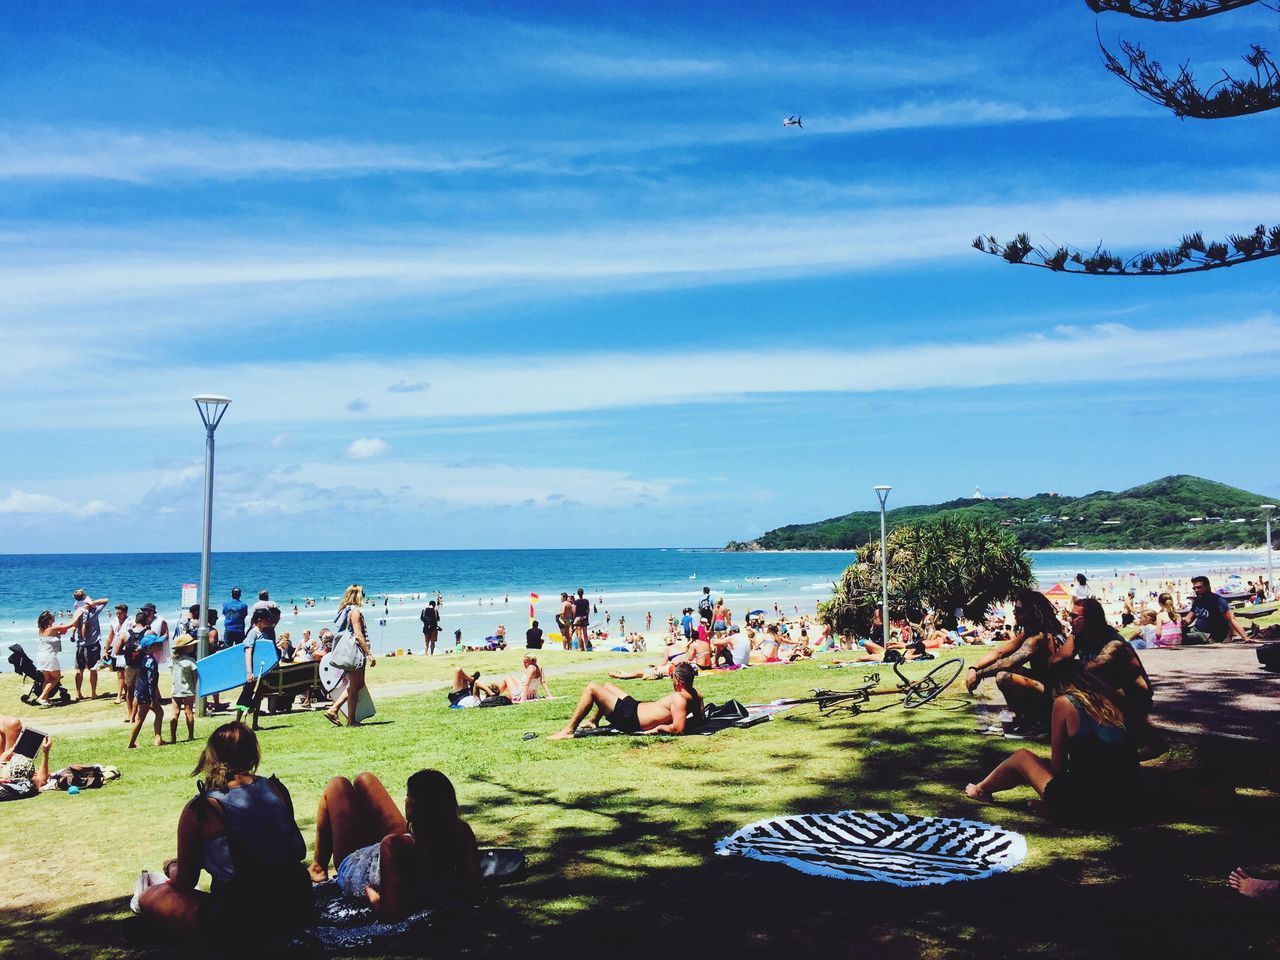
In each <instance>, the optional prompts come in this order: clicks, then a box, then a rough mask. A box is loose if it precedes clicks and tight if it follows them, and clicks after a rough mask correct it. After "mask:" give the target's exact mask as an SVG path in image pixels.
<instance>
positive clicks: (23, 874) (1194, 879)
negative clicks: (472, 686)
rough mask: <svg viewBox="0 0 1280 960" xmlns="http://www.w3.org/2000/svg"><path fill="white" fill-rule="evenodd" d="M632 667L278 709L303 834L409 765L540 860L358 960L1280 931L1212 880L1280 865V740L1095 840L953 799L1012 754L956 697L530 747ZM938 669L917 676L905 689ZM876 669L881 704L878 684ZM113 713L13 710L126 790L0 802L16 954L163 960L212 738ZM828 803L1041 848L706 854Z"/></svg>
mask: <svg viewBox="0 0 1280 960" xmlns="http://www.w3.org/2000/svg"><path fill="white" fill-rule="evenodd" d="M623 659H624V658H623V657H622V656H621V655H618V654H591V655H587V656H586V657H580V656H579V655H569V654H563V653H562V652H560V651H547V652H546V653H545V654H544V657H543V660H544V662H545V663H546V664H547V666H548V677H549V680H550V683H551V686H552V688H553V690H554V691H555V692H556V694H557V695H558V699H556V700H553V701H549V702H546V703H536V702H535V703H532V704H527V705H522V706H518V707H510V708H505V709H500V710H466V711H463V710H448V709H447V708H446V707H445V699H444V696H443V693H442V692H441V691H440V689H439V688H438V686H437V687H436V688H435V689H422V688H423V687H425V686H427V685H438V684H439V683H440V682H441V681H442V680H443V679H444V678H445V677H446V676H447V675H448V674H449V673H451V671H452V667H453V666H454V664H455V663H456V662H458V660H457V658H454V657H452V656H450V657H438V658H434V659H433V660H432V661H431V662H427V661H424V660H422V659H419V658H410V659H398V660H382V661H379V663H378V666H377V667H376V668H375V669H374V670H373V671H372V672H371V674H370V678H371V681H373V682H374V683H375V684H376V685H375V687H374V693H375V696H376V697H377V698H378V705H379V712H378V716H377V717H376V718H375V720H374V721H372V722H371V723H370V724H369V725H368V726H366V727H365V728H364V729H361V730H346V729H336V728H333V727H331V726H330V725H329V724H328V723H327V722H325V720H324V719H323V718H322V717H320V716H319V715H317V714H312V713H293V714H286V715H279V716H273V717H267V716H264V718H263V725H264V728H265V729H264V730H263V731H262V733H261V741H262V749H263V763H262V767H261V772H263V773H275V774H277V775H279V776H280V778H281V779H282V780H283V781H284V782H285V783H286V784H287V785H288V786H289V788H290V790H291V791H292V793H293V796H294V800H295V804H296V806H297V810H298V813H299V821H300V825H301V826H302V829H303V833H304V834H305V835H306V836H307V837H308V841H310V839H311V836H312V831H313V828H314V811H315V804H316V801H317V799H318V797H319V794H320V791H321V789H322V787H323V786H324V783H325V782H326V780H327V779H328V778H329V777H331V776H333V775H335V774H345V775H348V776H350V775H354V774H355V773H357V772H359V771H361V770H366V769H367V770H371V771H373V772H374V773H376V774H378V775H379V776H380V777H382V778H383V780H384V781H386V782H387V783H388V784H389V786H390V788H391V790H392V794H393V795H394V796H397V797H399V796H400V794H401V791H402V790H403V783H404V781H405V779H406V778H407V777H408V775H409V774H410V773H412V772H413V771H415V770H417V769H419V768H421V767H424V766H431V767H437V768H439V769H441V770H443V771H445V772H446V773H448V774H449V776H450V777H451V778H452V779H453V781H454V783H455V784H456V785H457V787H458V792H459V797H460V800H461V802H462V804H463V806H464V815H465V816H466V817H467V818H468V820H469V821H470V822H471V823H472V825H473V826H474V828H475V831H476V835H477V837H478V838H479V840H480V842H481V843H482V844H484V845H514V846H519V847H522V848H523V849H525V850H526V851H527V852H528V854H529V856H530V860H531V873H530V876H529V878H528V879H527V880H526V881H524V882H523V883H521V884H519V885H515V886H511V887H506V888H503V889H502V890H501V891H499V892H498V893H497V894H496V895H495V896H494V897H492V898H491V900H490V902H489V903H487V904H486V905H484V906H483V907H481V908H480V909H479V910H478V911H476V912H475V913H471V914H468V915H467V917H466V918H465V922H463V923H459V922H458V921H456V920H455V921H452V922H450V921H448V920H443V919H442V920H441V922H439V923H438V924H436V925H434V926H433V928H432V929H431V930H429V931H428V932H427V933H426V934H425V935H424V936H423V937H420V938H419V939H418V940H417V941H415V942H410V943H396V944H389V945H387V947H386V948H385V949H386V951H387V952H383V953H372V954H368V955H372V956H387V957H390V956H416V955H422V954H424V953H431V954H435V953H440V954H444V953H446V952H447V953H468V954H470V953H475V954H480V955H486V956H487V955H492V954H495V953H512V954H516V953H519V954H525V955H527V954H528V953H529V951H530V950H534V951H535V953H534V954H533V955H535V956H553V955H557V954H558V955H564V956H570V955H576V954H578V953H581V952H584V951H586V950H588V949H590V950H591V951H592V952H593V953H595V952H596V950H597V949H600V950H605V951H607V952H608V953H609V954H614V955H621V956H632V955H636V954H639V953H646V954H652V953H655V952H663V953H669V952H671V951H673V950H674V951H677V952H678V953H679V955H680V956H681V957H682V958H683V957H694V956H702V955H706V956H732V955H734V954H736V953H750V954H752V955H766V954H774V953H777V952H778V951H781V950H786V951H789V952H803V951H806V950H821V951H824V952H832V951H834V952H835V955H838V956H868V957H871V956H875V957H889V958H896V957H904V958H905V957H918V956H925V957H975V958H977V957H983V958H987V957H996V956H1054V957H1080V958H1085V957H1090V958H1093V957H1098V956H1107V957H1110V956H1125V957H1128V958H1132V957H1134V956H1161V955H1163V956H1166V957H1181V956H1195V955H1197V954H1201V953H1203V954H1205V955H1212V956H1235V955H1238V953H1239V951H1243V950H1244V949H1246V948H1247V947H1248V946H1250V945H1261V946H1260V949H1261V950H1262V951H1263V952H1266V951H1267V950H1274V949H1275V947H1276V941H1275V939H1274V936H1275V933H1274V926H1269V924H1274V916H1275V913H1276V911H1275V910H1274V909H1266V908H1262V909H1259V908H1258V905H1257V904H1254V903H1250V902H1247V901H1245V900H1243V899H1242V898H1240V897H1238V896H1235V895H1233V894H1231V893H1230V892H1229V890H1228V889H1227V887H1226V885H1225V883H1224V882H1223V881H1224V879H1225V876H1226V874H1227V872H1228V871H1229V870H1230V868H1231V867H1233V866H1236V865H1237V864H1247V865H1250V866H1254V867H1258V868H1260V869H1264V870H1265V869H1266V868H1267V867H1269V866H1273V865H1274V861H1276V860H1277V859H1280V857H1278V856H1277V852H1276V847H1275V842H1276V841H1275V839H1274V838H1275V836H1276V831H1275V826H1274V825H1275V823H1276V821H1277V813H1280V804H1278V797H1280V761H1278V760H1277V758H1276V757H1275V756H1274V751H1273V750H1272V749H1271V748H1266V747H1263V746H1261V745H1254V744H1249V743H1242V742H1236V741H1222V742H1210V741H1182V742H1177V743H1175V745H1174V748H1173V749H1172V750H1171V751H1170V752H1169V753H1168V754H1166V755H1165V756H1164V757H1163V758H1161V759H1160V760H1159V761H1157V762H1156V763H1155V764H1153V765H1151V769H1149V770H1148V774H1147V776H1148V780H1149V786H1150V787H1151V791H1150V799H1149V800H1148V801H1147V809H1146V810H1144V811H1142V812H1143V813H1144V815H1145V819H1146V821H1147V822H1146V823H1145V824H1144V825H1142V826H1137V827H1122V826H1118V827H1117V828H1116V830H1114V831H1113V832H1107V833H1103V832H1078V831H1074V830H1070V829H1066V828H1063V827H1058V826H1054V825H1052V824H1048V823H1045V822H1044V821H1042V820H1040V819H1039V818H1038V817H1036V816H1035V815H1033V814H1031V813H1030V812H1028V811H1027V810H1026V809H1025V804H1024V801H1025V800H1027V799H1028V798H1029V797H1030V796H1031V793H1030V792H1029V791H1018V792H1013V793H1010V794H1008V795H1006V797H1005V798H1004V799H1005V802H1003V803H1001V804H999V805H994V806H985V807H984V806H977V805H975V804H972V803H971V802H969V801H968V800H967V799H965V798H964V797H963V795H962V793H961V789H962V787H963V786H964V784H965V783H966V782H967V781H969V780H972V779H975V778H976V777H978V776H980V775H981V774H982V773H984V772H985V771H986V770H987V769H988V768H989V767H990V766H992V765H993V764H994V763H995V762H997V761H998V760H999V759H1000V757H1001V756H1003V755H1004V754H1005V753H1007V752H1008V751H1009V750H1010V749H1012V748H1013V747H1014V746H1016V745H1017V744H1013V743H1011V742H1009V741H1002V740H999V739H991V738H985V737H979V736H977V735H975V733H974V721H973V715H972V712H971V711H970V710H969V709H968V706H967V704H966V702H965V701H963V700H961V699H954V700H948V701H946V702H944V703H943V704H942V705H941V708H937V709H934V708H931V707H928V706H926V707H924V708H922V709H920V710H917V711H913V712H904V711H902V710H900V709H897V708H894V709H891V710H887V711H885V712H884V713H880V714H877V715H864V716H861V717H850V716H837V717H832V718H820V717H819V716H818V715H817V713H816V709H815V708H814V707H811V706H810V707H798V708H795V709H793V710H792V711H790V712H789V713H786V714H783V715H782V716H781V717H779V718H777V719H775V720H773V721H772V722H769V723H765V724H762V725H760V726H757V727H755V728H752V729H750V730H745V731H738V730H734V731H727V732H723V733H720V734H717V735H716V736H713V737H696V736H694V737H684V738H678V739H675V738H622V737H618V738H595V739H587V740H580V741H576V742H570V743H550V742H547V741H546V740H545V739H543V738H542V737H539V738H538V739H536V740H530V741H525V740H524V739H522V737H523V735H524V734H525V733H526V732H537V733H539V734H546V733H550V732H553V731H554V730H556V729H557V728H558V727H559V726H560V725H561V724H563V722H564V719H565V717H566V716H567V714H568V713H569V711H570V710H571V707H572V703H573V699H574V697H575V696H576V694H577V692H578V691H579V690H580V689H581V686H582V684H583V683H584V682H585V680H586V679H589V678H592V677H599V676H602V674H603V670H604V669H605V667H606V665H607V664H609V663H617V662H619V661H621V660H623ZM518 660H519V653H518V652H515V651H510V652H507V653H504V654H488V655H484V654H481V655H470V656H468V657H467V658H466V663H467V665H468V666H479V667H480V668H481V669H483V670H484V671H485V673H486V674H492V673H495V672H501V671H504V670H510V669H514V668H515V666H516V665H517V663H518ZM627 662H631V663H643V662H644V658H643V657H631V658H629V659H628V661H627ZM925 669H926V666H925V665H923V664H922V665H919V666H910V665H909V666H908V667H907V671H908V673H910V674H911V675H913V676H914V675H918V674H922V673H923V672H924V671H925ZM566 670H573V671H583V672H571V673H566V672H565V671H566ZM862 673H863V671H862V670H857V669H849V670H845V671H822V670H820V669H818V666H817V665H816V664H806V665H797V666H787V667H761V668H753V669H751V670H748V671H743V672H740V673H735V674H715V675H711V676H707V677H704V678H703V679H701V680H700V682H699V686H700V688H701V689H702V690H703V693H704V696H706V697H707V698H708V699H711V700H715V701H717V702H723V701H724V700H725V699H728V698H730V697H736V698H738V699H739V700H742V701H743V702H756V701H767V700H772V699H774V698H776V697H779V696H797V695H804V694H806V693H807V692H808V691H809V690H811V689H812V688H813V687H815V686H827V687H837V688H842V687H846V686H852V685H856V684H857V683H858V682H859V681H860V680H861V677H862ZM881 676H882V678H883V679H884V681H885V684H886V686H887V685H888V684H889V681H890V679H891V673H890V671H888V670H882V671H881ZM624 686H626V687H627V688H628V689H629V690H631V691H633V692H634V693H636V695H637V696H640V697H643V698H653V697H655V696H657V695H659V694H661V693H664V692H666V691H667V690H668V689H669V686H668V684H667V683H665V682H654V683H645V682H640V681H635V682H631V683H627V684H624ZM379 687H380V688H381V689H382V690H383V691H384V692H383V693H382V695H379V692H378V691H379ZM18 692H19V685H18V683H17V678H15V677H13V676H12V675H9V676H6V677H4V678H2V679H0V703H3V704H6V705H7V706H6V707H5V708H4V709H5V710H9V709H11V707H19V706H21V705H20V704H18V703H17V694H18ZM949 692H950V691H949ZM957 692H959V691H958V690H957ZM948 708H954V709H948ZM118 709H119V708H115V707H111V706H109V705H108V704H105V703H103V702H98V703H94V704H79V705H75V706H73V707H68V708H62V709H60V710H56V711H43V712H41V713H39V714H38V715H35V714H26V716H27V719H29V720H30V721H31V722H32V723H33V724H35V725H40V724H42V723H43V724H46V725H47V726H48V727H49V728H50V729H52V730H54V732H55V736H56V738H57V739H56V742H55V746H54V754H53V761H54V766H55V767H56V766H59V765H61V764H63V763H70V762H75V761H81V762H101V763H110V764H114V765H116V766H118V767H120V769H121V770H122V772H123V779H122V780H121V781H119V782H117V783H114V784H109V785H107V786H106V787H105V788H103V789H102V790H97V791H87V792H85V793H83V794H81V795H79V796H74V797H73V796H67V795H66V794H61V793H56V794H47V795H43V796H41V797H38V798H35V799H31V800H25V801H20V802H16V803H9V804H5V805H3V806H0V825H2V829H0V863H2V864H3V865H4V866H3V869H2V870H0V903H3V904H4V907H3V909H2V915H3V917H4V919H5V923H4V924H2V925H0V956H3V957H4V958H6V960H9V958H12V960H26V958H34V957H58V958H63V960H67V958H80V957H90V956H93V957H98V956H126V955H127V956H148V957H150V956H155V957H161V956H171V955H173V953H172V951H171V950H169V949H165V948H163V947H161V946H157V945H155V944H154V943H153V942H152V941H150V940H149V939H148V938H147V937H146V936H144V935H143V934H142V933H141V932H140V931H139V930H138V926H137V923H136V921H135V920H134V919H133V918H132V917H131V916H130V915H129V914H128V911H127V906H126V904H127V899H128V896H129V894H130V893H131V892H132V889H133V883H134V880H135V879H136V877H137V874H138V871H139V870H140V869H142V868H144V867H151V868H158V867H159V865H160V863H161V862H162V861H163V860H164V859H165V858H167V857H169V856H172V855H173V853H174V836H175V828H176V823H177V817H178V812H179V810H180V808H181V806H182V804H183V803H184V802H185V801H186V800H187V799H189V798H190V797H191V795H192V794H193V790H194V783H193V781H192V779H191V778H190V776H189V774H190V772H191V767H192V765H193V764H194V762H195V759H196V755H197V752H198V746H199V744H201V743H202V742H203V738H204V737H205V736H207V734H208V732H209V731H210V730H211V729H212V727H213V726H214V725H215V724H216V723H218V722H221V721H220V720H214V719H209V720H204V721H200V722H199V726H198V727H197V743H196V744H187V743H179V744H177V745H176V746H165V747H163V748H154V747H151V746H150V745H149V741H147V740H145V739H143V740H142V741H141V742H143V743H147V744H148V745H146V746H144V747H142V748H140V749H138V750H134V751H127V750H125V749H124V747H125V743H126V740H127V734H126V727H125V725H124V724H123V723H119V722H118V721H117V720H116V719H114V717H115V716H116V715H117V714H116V712H117V711H118ZM94 718H98V721H99V722H97V723H86V722H85V721H88V720H92V719H94ZM166 735H167V727H166ZM841 809H867V810H886V811H902V812H906V813H916V814H930V815H944V816H962V817H972V818H976V819H985V820H988V821H990V822H994V823H998V824H1001V825H1003V826H1006V827H1009V828H1012V829H1015V830H1018V831H1020V832H1022V833H1024V834H1025V835H1026V837H1027V841H1028V847H1029V856H1028V859H1027V861H1026V863H1024V864H1023V865H1022V866H1021V867H1019V868H1018V869H1017V870H1015V871H1014V872H1012V873H1010V874H1007V875H1004V876H1000V877H996V878H993V879H990V880H985V881H977V882H971V883H966V884H952V885H949V886H945V887H941V888H917V889H908V890H899V889H896V888H888V887H884V886H881V885H875V884H863V883H849V882H839V881H834V880H824V879H820V878H813V877H806V876H803V875H801V874H799V873H796V872H794V871H791V870H789V869H788V868H786V867H783V866H781V865H777V864H764V863H757V862H754V861H748V860H745V859H740V858H722V857H716V856H715V855H714V853H713V847H714V844H715V841H716V840H717V839H719V838H721V837H723V836H726V835H727V834H729V833H731V832H732V831H733V830H735V829H736V828H738V827H740V826H742V825H743V824H746V823H748V822H751V821H753V820H757V819H761V818H763V817H767V816H771V815H775V814H783V813H794V812H802V811H815V812H816V811H833V810H841ZM593 944H596V945H597V946H595V947H593V946H592V945H593Z"/></svg>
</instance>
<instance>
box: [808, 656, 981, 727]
mask: <svg viewBox="0 0 1280 960" xmlns="http://www.w3.org/2000/svg"><path fill="white" fill-rule="evenodd" d="M904 662H906V661H903V660H896V661H894V662H893V672H894V673H895V674H897V676H898V684H897V686H896V687H895V688H894V689H893V690H877V689H876V687H878V686H879V685H880V674H879V673H878V672H875V671H873V672H871V673H868V674H866V675H865V676H864V677H863V685H862V686H860V687H855V688H854V689H853V690H814V691H813V696H812V697H804V698H801V699H797V700H788V701H786V702H787V703H791V704H802V703H816V704H817V705H818V711H819V712H820V713H822V714H824V715H825V714H828V713H834V712H835V711H837V710H847V711H849V712H850V713H852V714H853V715H854V716H857V715H858V714H860V713H879V712H880V711H882V710H888V709H889V708H890V707H894V706H897V705H898V704H897V703H894V702H891V703H886V704H884V705H882V706H878V707H872V706H869V704H870V703H871V698H872V697H883V696H894V695H900V696H901V697H902V701H901V704H902V708H903V709H904V710H915V709H916V708H918V707H922V706H924V705H925V704H926V703H929V702H930V701H931V700H935V699H937V698H938V696H939V695H941V693H942V692H943V691H944V690H946V689H947V687H949V686H951V684H953V683H954V682H955V680H956V678H957V677H958V676H960V673H961V671H962V670H964V661H963V660H962V659H960V658H959V657H955V658H953V659H951V660H944V661H943V662H942V663H939V664H937V665H936V666H934V668H933V669H932V670H930V671H929V672H928V673H926V674H925V675H924V676H923V677H921V678H920V679H919V680H912V679H911V678H910V677H908V676H907V675H906V674H904V673H903V672H902V664H903V663H904Z"/></svg>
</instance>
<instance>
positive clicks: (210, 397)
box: [191, 393, 231, 430]
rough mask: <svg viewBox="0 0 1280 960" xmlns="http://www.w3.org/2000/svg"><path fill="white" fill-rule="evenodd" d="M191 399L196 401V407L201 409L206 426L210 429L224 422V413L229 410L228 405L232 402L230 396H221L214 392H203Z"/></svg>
mask: <svg viewBox="0 0 1280 960" xmlns="http://www.w3.org/2000/svg"><path fill="white" fill-rule="evenodd" d="M191 399H192V400H193V401H195V405H196V409H197V410H199V411H200V419H201V420H203V421H204V425H205V428H206V429H208V430H216V429H217V428H218V424H219V423H221V422H222V415H223V414H224V413H226V412H227V405H228V404H229V403H231V399H230V398H229V397H220V396H218V395H217V394H214V393H202V394H200V395H199V396H195V397H192V398H191Z"/></svg>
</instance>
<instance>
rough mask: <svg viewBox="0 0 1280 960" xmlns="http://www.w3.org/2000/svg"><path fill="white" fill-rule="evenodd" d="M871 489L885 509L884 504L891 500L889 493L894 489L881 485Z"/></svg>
mask: <svg viewBox="0 0 1280 960" xmlns="http://www.w3.org/2000/svg"><path fill="white" fill-rule="evenodd" d="M871 489H872V490H874V491H875V492H876V498H877V499H878V500H879V501H880V506H882V507H883V506H884V502H885V501H886V500H888V499H889V491H890V490H892V489H893V487H891V486H889V485H888V484H884V483H881V484H878V485H876V486H874V487H872V488H871Z"/></svg>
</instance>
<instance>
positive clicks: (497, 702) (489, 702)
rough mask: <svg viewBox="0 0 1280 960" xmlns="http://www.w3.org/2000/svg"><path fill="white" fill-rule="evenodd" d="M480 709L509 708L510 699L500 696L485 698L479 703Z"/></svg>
mask: <svg viewBox="0 0 1280 960" xmlns="http://www.w3.org/2000/svg"><path fill="white" fill-rule="evenodd" d="M480 706H482V707H509V706H511V698H510V697H504V696H502V695H501V694H499V695H498V696H495V697H485V698H484V699H483V700H481V701H480Z"/></svg>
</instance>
